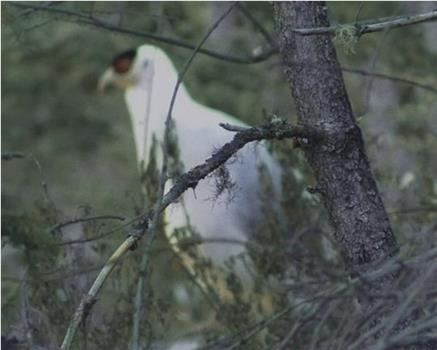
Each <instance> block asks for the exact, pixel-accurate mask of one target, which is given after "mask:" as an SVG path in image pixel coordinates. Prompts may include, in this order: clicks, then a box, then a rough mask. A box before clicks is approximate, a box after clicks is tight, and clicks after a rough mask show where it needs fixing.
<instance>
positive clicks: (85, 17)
mask: <svg viewBox="0 0 437 350" xmlns="http://www.w3.org/2000/svg"><path fill="white" fill-rule="evenodd" d="M8 5H11V6H15V7H19V8H28V9H37V10H41V11H45V12H51V13H57V14H60V15H64V16H71V17H75V18H77V19H78V21H77V24H81V25H83V24H86V25H90V26H93V27H97V28H100V29H105V30H108V31H111V32H117V33H122V34H129V35H132V36H136V37H140V38H147V39H150V40H155V41H159V42H162V43H166V44H170V45H174V46H178V47H181V48H184V49H188V50H194V49H195V48H196V45H194V44H191V43H189V42H186V41H183V40H180V39H175V38H170V37H166V36H163V35H158V34H155V33H150V32H144V31H140V30H135V29H128V28H123V27H119V26H115V25H112V24H110V23H107V22H104V21H101V20H99V19H97V18H95V17H92V16H90V15H89V14H84V13H81V12H76V11H71V10H66V9H60V8H53V7H42V6H38V5H31V4H28V3H27V4H21V3H18V2H10V3H8ZM198 52H199V53H202V54H204V55H207V56H210V57H214V58H217V59H220V60H224V61H227V62H232V63H239V64H252V63H258V62H262V61H265V60H266V59H267V58H269V57H271V56H273V55H274V54H275V53H277V48H276V47H274V48H270V49H268V50H266V51H264V52H260V53H257V54H254V55H252V56H247V57H242V56H235V55H227V54H224V53H220V52H217V51H213V50H209V49H203V48H201V49H199V50H198Z"/></svg>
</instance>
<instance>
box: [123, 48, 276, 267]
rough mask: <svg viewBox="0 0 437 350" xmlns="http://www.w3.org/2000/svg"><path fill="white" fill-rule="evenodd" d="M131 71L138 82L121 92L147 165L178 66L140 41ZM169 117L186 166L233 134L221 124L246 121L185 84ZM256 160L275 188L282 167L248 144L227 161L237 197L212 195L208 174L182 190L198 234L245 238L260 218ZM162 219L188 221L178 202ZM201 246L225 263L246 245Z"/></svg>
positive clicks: (172, 222) (139, 152)
mask: <svg viewBox="0 0 437 350" xmlns="http://www.w3.org/2000/svg"><path fill="white" fill-rule="evenodd" d="M132 74H133V75H135V76H136V77H137V79H138V80H137V84H136V85H135V86H133V87H130V88H129V89H128V90H127V91H126V95H125V96H126V102H127V105H128V109H129V112H130V116H131V120H132V127H133V131H134V136H135V144H136V149H137V155H138V160H139V162H140V163H141V160H143V161H144V164H147V161H148V159H147V157H148V153H149V150H150V147H151V140H152V134H155V136H156V138H157V140H158V141H160V142H162V140H163V135H164V122H165V119H166V116H167V113H168V109H169V104H170V100H171V96H172V94H173V90H174V88H175V85H176V82H177V71H176V69H175V68H174V66H173V64H172V62H171V61H170V59H169V58H168V57H167V56H166V54H165V53H164V52H163V51H162V50H160V49H158V48H156V47H153V46H149V45H144V46H141V47H140V48H139V49H138V51H137V57H136V59H135V62H134V66H133V69H132ZM235 98H238V96H236V97H235ZM172 117H173V120H174V121H175V124H176V130H177V135H178V142H179V149H180V152H181V154H180V155H181V160H182V161H183V163H184V166H185V169H186V170H188V169H191V168H192V167H194V166H196V165H198V164H201V163H202V162H204V161H205V160H206V159H207V158H208V157H210V156H211V154H212V153H213V152H214V150H215V149H218V148H220V147H221V146H223V145H224V144H225V143H226V142H228V141H230V140H231V139H232V137H233V133H232V132H229V131H226V130H224V129H222V128H221V127H219V123H230V124H234V125H235V124H237V125H241V126H244V125H245V124H244V123H241V122H240V121H238V120H237V119H235V118H233V117H231V116H229V115H227V114H225V113H223V112H220V111H217V110H214V109H211V108H208V107H206V106H203V105H201V104H199V103H197V102H196V101H194V100H193V99H192V98H191V96H190V95H189V94H188V91H187V90H186V88H185V87H184V86H183V85H182V86H181V87H180V88H179V91H178V94H177V98H176V101H175V106H174V109H173V113H172ZM161 161H162V160H160V162H161ZM260 162H262V163H263V164H265V165H266V166H267V168H268V170H269V172H270V175H271V178H272V179H273V181H274V185H275V187H276V190H277V192H278V193H279V182H280V181H279V179H280V169H279V167H278V165H277V163H276V162H275V160H274V159H273V158H272V157H271V155H270V154H269V153H268V152H267V151H266V149H265V147H264V146H263V145H262V144H260V145H258V146H254V145H248V146H246V147H245V148H244V149H243V150H242V151H240V152H239V153H238V159H237V161H235V162H233V163H232V164H229V165H228V169H229V171H230V174H231V178H232V181H233V182H234V183H235V184H236V190H235V197H234V198H233V199H232V200H231V201H230V202H229V201H228V200H227V199H226V198H219V199H218V200H214V192H215V188H214V181H213V180H212V179H206V180H204V181H201V182H200V183H199V184H198V186H197V188H196V190H195V192H193V191H187V192H186V193H185V194H184V197H183V199H184V203H185V206H186V209H187V212H188V214H189V217H190V224H191V225H192V226H194V227H195V228H196V230H197V232H199V234H200V235H201V236H202V237H204V238H214V239H233V240H240V241H246V240H247V239H248V238H249V235H250V232H251V229H253V227H254V226H255V225H256V223H257V222H259V220H261V219H262V212H261V199H260V191H261V186H260V181H259V174H258V167H257V165H259V164H260ZM160 166H161V164H159V167H160ZM166 221H167V223H168V226H169V227H168V229H174V228H177V227H182V226H185V225H186V224H187V223H186V216H185V213H184V211H183V210H182V207H181V205H179V204H176V205H173V207H172V208H169V209H167V211H166ZM202 250H203V251H204V253H205V254H206V255H207V256H208V257H210V258H211V259H212V260H213V261H214V262H216V263H223V262H224V260H226V259H227V258H229V257H230V256H232V255H236V254H239V253H242V252H244V251H245V247H244V246H243V245H239V244H204V245H202Z"/></svg>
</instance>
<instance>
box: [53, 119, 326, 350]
mask: <svg viewBox="0 0 437 350" xmlns="http://www.w3.org/2000/svg"><path fill="white" fill-rule="evenodd" d="M294 137H305V138H308V139H317V138H318V136H317V135H315V134H314V133H313V132H311V131H308V130H305V129H303V128H301V127H293V126H292V125H290V124H288V123H286V122H281V123H278V122H276V123H271V124H267V125H264V126H260V127H256V128H249V129H247V130H244V131H241V132H238V133H237V134H235V135H234V138H233V139H232V141H230V142H228V143H226V144H225V145H224V146H223V147H222V148H220V149H219V150H218V151H217V152H216V153H214V154H213V155H212V156H211V157H210V158H208V159H207V160H206V161H205V162H204V163H202V164H200V165H198V166H196V167H194V168H192V169H191V170H190V171H188V172H186V173H184V174H183V175H181V176H180V177H179V178H178V179H176V181H175V184H174V186H173V187H172V188H171V189H170V190H169V191H168V192H167V193H166V194H165V195H164V196H163V197H162V200H161V201H158V202H157V203H156V204H155V205H154V206H153V209H151V210H149V211H148V212H147V213H145V214H144V215H143V216H142V218H141V219H140V222H139V224H138V225H137V227H135V228H134V229H133V230H132V231H131V232H130V234H129V237H128V238H127V239H126V240H125V241H124V242H123V243H122V244H121V245H120V246H119V247H118V248H117V250H116V251H115V252H114V253H113V254H112V255H111V257H110V258H109V259H108V261H107V262H106V263H105V265H104V267H103V268H102V270H101V271H100V273H99V275H98V276H97V278H96V280H95V281H94V283H93V285H92V286H91V288H90V290H89V291H88V294H87V295H86V296H84V298H83V299H82V301H81V303H80V305H79V307H78V309H77V310H76V312H75V314H74V316H73V319H72V321H71V323H70V325H69V327H68V330H67V333H66V335H65V338H64V341H63V343H62V346H61V350H65V349H70V347H71V343H72V341H73V339H74V336H75V334H76V332H77V329H78V328H79V325H80V323H81V322H82V321H83V319H84V318H85V317H86V315H87V314H88V313H89V311H90V309H91V308H92V305H93V304H94V303H95V301H96V296H97V294H98V293H99V291H100V289H101V288H102V286H103V284H104V282H105V281H106V279H107V278H108V276H109V274H110V273H111V272H112V270H113V269H114V267H115V266H116V265H117V263H118V262H119V261H120V260H121V259H122V258H123V257H124V255H125V254H126V253H127V252H128V251H129V250H131V249H133V248H134V247H135V246H136V244H137V242H138V241H139V240H140V239H141V238H142V237H143V235H144V234H145V233H146V232H147V231H148V228H149V224H150V223H151V220H152V219H153V217H154V215H155V214H154V213H155V212H159V213H162V212H163V211H164V210H165V209H166V208H167V207H168V206H169V205H170V204H172V203H174V202H176V201H177V200H178V199H179V197H180V196H181V195H182V194H183V193H184V192H185V191H186V190H188V189H190V188H192V189H194V188H195V187H196V186H197V184H198V183H199V181H201V180H202V179H204V178H205V177H207V176H208V175H209V174H211V173H212V172H213V171H214V170H216V169H217V168H218V167H220V166H221V165H222V164H224V163H226V161H228V160H229V159H230V158H231V157H232V156H233V155H234V154H235V153H236V152H237V151H239V150H240V149H241V148H243V147H244V146H245V145H246V144H247V143H250V142H253V141H261V140H264V139H284V138H294Z"/></svg>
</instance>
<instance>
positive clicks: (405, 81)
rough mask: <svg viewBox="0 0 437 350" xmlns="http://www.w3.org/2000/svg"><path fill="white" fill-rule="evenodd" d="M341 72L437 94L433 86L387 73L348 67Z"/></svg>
mask: <svg viewBox="0 0 437 350" xmlns="http://www.w3.org/2000/svg"><path fill="white" fill-rule="evenodd" d="M341 70H342V71H343V72H346V73H352V74H359V75H363V76H373V77H375V78H377V79H387V80H392V81H395V82H398V83H403V84H408V85H412V86H415V87H418V88H421V89H424V90H428V91H430V92H432V93H434V94H437V89H436V88H435V87H434V86H432V85H427V84H423V83H419V82H417V81H414V80H410V79H405V78H401V77H396V76H393V75H389V74H385V73H376V72H371V71H368V70H364V69H357V68H347V67H342V68H341Z"/></svg>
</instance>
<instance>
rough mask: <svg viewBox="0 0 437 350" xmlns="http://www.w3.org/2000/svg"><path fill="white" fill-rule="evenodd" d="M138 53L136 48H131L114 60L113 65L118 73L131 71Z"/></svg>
mask: <svg viewBox="0 0 437 350" xmlns="http://www.w3.org/2000/svg"><path fill="white" fill-rule="evenodd" d="M136 55H137V50H136V49H130V50H127V51H124V52H122V53H120V54H118V55H117V56H115V57H114V59H113V60H112V63H111V66H112V68H113V69H114V71H115V72H116V73H119V74H123V73H126V72H127V71H129V69H130V67H131V66H132V62H133V61H134V60H135V56H136Z"/></svg>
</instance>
